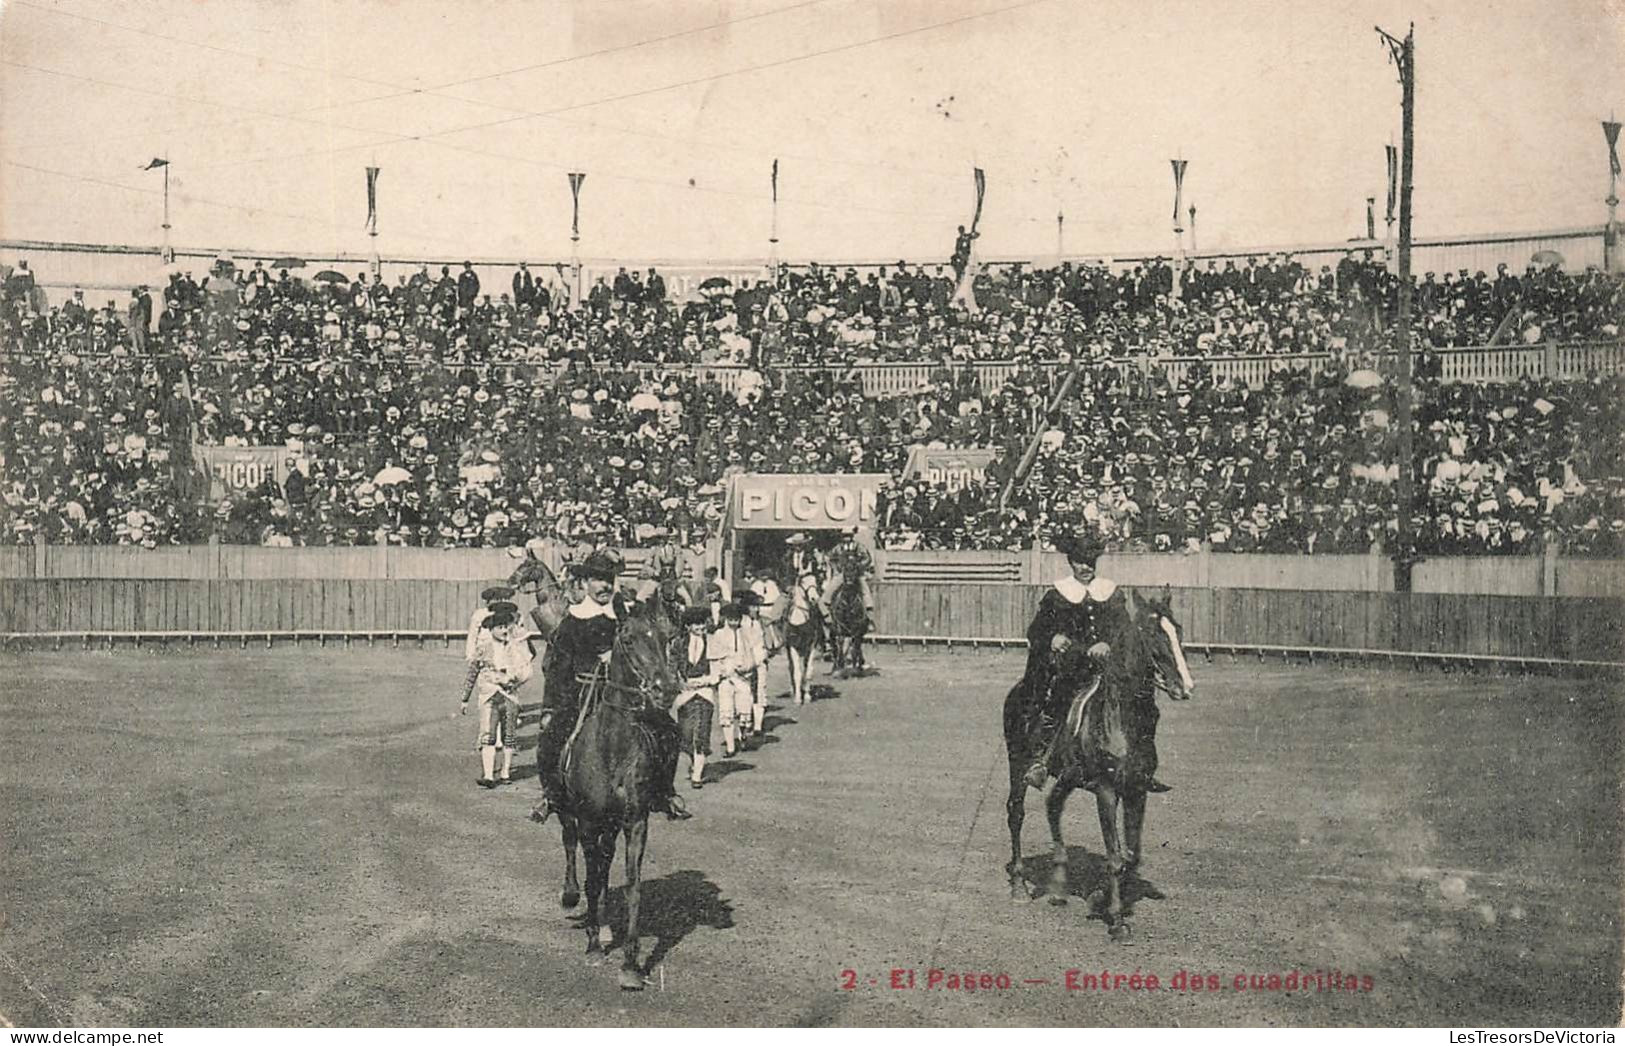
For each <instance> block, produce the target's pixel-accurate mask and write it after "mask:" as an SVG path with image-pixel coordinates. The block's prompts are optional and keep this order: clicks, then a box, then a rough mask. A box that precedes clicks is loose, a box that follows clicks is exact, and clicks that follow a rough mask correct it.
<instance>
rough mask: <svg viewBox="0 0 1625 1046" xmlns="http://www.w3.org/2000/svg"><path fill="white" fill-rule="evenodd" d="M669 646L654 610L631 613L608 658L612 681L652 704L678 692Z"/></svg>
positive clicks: (619, 631)
mask: <svg viewBox="0 0 1625 1046" xmlns="http://www.w3.org/2000/svg"><path fill="white" fill-rule="evenodd" d="M668 647H669V642H668V638H667V636H666V635H665V632H664V630H663V629H662V628H661V627H660V624H659V622H658V621H657V620H656V619H655V615H654V614H653V613H651V612H649V610H648V609H645V610H644V611H643V612H640V613H635V614H630V615H628V616H627V619H626V620H625V621H624V622H623V623H622V624H621V627H620V629H619V630H618V631H617V632H616V633H615V646H614V648H613V651H612V652H611V654H610V658H609V679H610V682H611V683H614V684H615V685H616V686H617V687H619V688H621V689H624V690H628V691H636V692H637V693H638V694H640V695H642V697H643V700H644V701H646V702H649V703H651V704H659V703H661V702H663V701H665V700H666V699H668V698H670V697H672V696H673V695H675V694H676V693H677V690H678V681H677V675H676V673H675V672H674V671H673V670H672V666H671V659H670V657H669V656H668Z"/></svg>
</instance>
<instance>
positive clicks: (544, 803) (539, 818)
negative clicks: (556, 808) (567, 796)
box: [530, 795, 553, 824]
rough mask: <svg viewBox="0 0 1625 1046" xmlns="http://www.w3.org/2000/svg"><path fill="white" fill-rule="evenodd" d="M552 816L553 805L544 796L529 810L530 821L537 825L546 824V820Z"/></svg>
mask: <svg viewBox="0 0 1625 1046" xmlns="http://www.w3.org/2000/svg"><path fill="white" fill-rule="evenodd" d="M552 816H553V803H552V801H551V800H549V799H548V798H547V796H545V795H544V796H542V797H541V798H540V799H538V800H537V801H536V805H535V806H532V807H531V808H530V819H531V820H532V821H535V822H536V823H537V824H546V823H547V819H548V818H549V817H552Z"/></svg>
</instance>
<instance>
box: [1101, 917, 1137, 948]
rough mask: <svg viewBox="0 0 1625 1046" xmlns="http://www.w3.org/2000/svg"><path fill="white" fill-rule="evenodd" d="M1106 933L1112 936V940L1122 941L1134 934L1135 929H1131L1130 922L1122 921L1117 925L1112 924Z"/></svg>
mask: <svg viewBox="0 0 1625 1046" xmlns="http://www.w3.org/2000/svg"><path fill="white" fill-rule="evenodd" d="M1106 933H1107V934H1108V935H1109V936H1110V937H1111V939H1112V940H1114V941H1117V942H1118V943H1122V942H1123V941H1126V940H1128V939H1129V938H1130V937H1131V936H1133V934H1134V931H1133V930H1131V929H1129V925H1128V923H1126V922H1121V923H1118V924H1116V925H1115V926H1112V927H1111V928H1110V929H1108V930H1107V931H1106Z"/></svg>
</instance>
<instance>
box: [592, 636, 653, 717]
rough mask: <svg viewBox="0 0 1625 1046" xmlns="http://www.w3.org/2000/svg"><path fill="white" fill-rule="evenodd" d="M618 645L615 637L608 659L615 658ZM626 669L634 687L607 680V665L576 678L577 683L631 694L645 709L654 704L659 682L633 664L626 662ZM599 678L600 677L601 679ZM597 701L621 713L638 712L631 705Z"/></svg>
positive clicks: (619, 643)
mask: <svg viewBox="0 0 1625 1046" xmlns="http://www.w3.org/2000/svg"><path fill="white" fill-rule="evenodd" d="M620 645H621V641H620V637H619V636H617V637H616V639H615V646H614V647H611V648H610V649H611V653H610V657H611V658H612V659H613V658H614V656H615V654H614V650H615V649H617V648H619V647H620ZM626 668H627V671H629V672H631V673H632V676H633V678H634V679H636V680H637V683H636V684H635V685H632V686H628V685H627V684H626V683H617V682H616V681H615V680H613V679H611V678H609V665H608V664H607V663H606V664H603V665H600V666H599V667H598V668H596V669H594V671H593V674H592V675H590V676H586V677H578V679H577V681H578V682H583V681H585V682H594V683H597V684H599V685H600V686H602V687H603V689H605V690H613V691H618V692H620V693H623V694H631V695H633V696H634V697H637V698H638V699H639V700H640V701H641V702H642V705H641V706H640V707H642V708H647V707H649V706H650V705H653V704H655V703H656V701H657V700H658V699H659V697H660V692H661V686H660V681H659V680H658V679H650V678H649V677H648V676H646V675H644V674H643V672H642V671H640V670H639V668H638V666H637V664H636V663H635V662H632V661H628V662H627V665H626ZM600 676H601V677H602V678H601V679H600ZM599 700H600V701H602V702H603V704H604V705H605V706H606V707H608V708H613V709H616V710H617V711H621V712H629V713H630V712H636V711H639V710H640V708H638V707H633V706H631V705H618V704H616V703H615V702H613V701H608V700H604V699H603V698H600V699H599Z"/></svg>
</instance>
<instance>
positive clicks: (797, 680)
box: [784, 645, 803, 705]
mask: <svg viewBox="0 0 1625 1046" xmlns="http://www.w3.org/2000/svg"><path fill="white" fill-rule="evenodd" d="M784 653H785V656H786V657H787V658H789V665H790V700H792V701H794V702H795V703H796V704H798V705H799V704H802V703H803V701H802V694H801V673H802V671H803V669H802V667H801V654H800V652H799V651H797V650H796V648H795V647H793V646H789V645H786V646H785V648H784Z"/></svg>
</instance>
